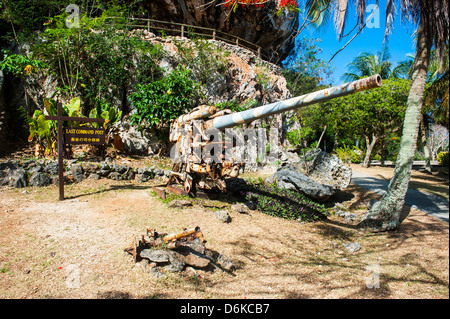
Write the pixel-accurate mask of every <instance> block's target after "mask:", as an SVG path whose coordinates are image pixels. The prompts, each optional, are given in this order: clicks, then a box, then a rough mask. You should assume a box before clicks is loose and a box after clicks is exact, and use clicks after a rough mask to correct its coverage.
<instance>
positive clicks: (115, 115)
mask: <svg viewBox="0 0 450 319" xmlns="http://www.w3.org/2000/svg"><path fill="white" fill-rule="evenodd" d="M121 116H122V111H117V109H116V108H115V107H113V106H111V104H109V103H103V102H100V101H98V102H97V105H96V107H95V108H93V109H92V110H91V112H89V117H90V118H103V119H105V122H104V123H103V128H104V129H105V132H106V134H108V133H109V131H110V128H111V125H113V124H114V123H115V122H117V121H118V120H120V117H121ZM92 125H93V126H94V127H99V126H100V125H101V124H100V123H92Z"/></svg>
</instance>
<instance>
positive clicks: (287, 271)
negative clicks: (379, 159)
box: [0, 179, 449, 298]
mask: <svg viewBox="0 0 450 319" xmlns="http://www.w3.org/2000/svg"><path fill="white" fill-rule="evenodd" d="M150 186H151V184H149V183H136V184H135V183H130V182H118V181H111V180H104V179H101V180H99V181H92V180H85V181H83V182H81V183H79V184H76V185H70V186H67V187H66V195H67V196H68V197H72V198H71V199H69V200H66V201H64V202H59V201H57V198H58V190H57V187H56V186H49V187H44V188H27V189H25V190H24V189H9V188H5V187H4V188H0V298H448V297H449V291H448V283H449V278H448V277H449V271H448V270H449V232H448V224H446V223H443V222H441V221H439V220H436V219H434V218H432V217H429V216H427V215H426V214H423V213H421V212H418V211H415V210H412V211H411V213H410V216H409V218H408V219H407V220H406V221H405V222H404V223H403V224H402V228H401V229H400V230H399V231H396V232H391V233H383V234H369V233H364V232H361V231H359V230H357V229H355V227H354V224H352V223H350V224H348V223H346V222H345V221H344V219H343V218H341V217H337V216H331V217H330V218H329V219H328V220H326V221H322V222H316V223H309V224H302V223H299V222H296V221H288V220H284V219H280V218H274V217H270V216H268V215H265V214H263V213H261V212H257V211H252V212H251V214H238V213H233V212H231V213H230V215H231V217H232V221H231V223H229V224H224V223H222V222H221V221H219V220H218V219H216V218H215V217H214V214H213V210H212V209H211V208H205V207H202V206H196V205H195V206H193V207H190V208H185V209H172V208H168V207H167V205H166V204H164V203H162V202H161V201H159V200H158V199H157V198H156V197H154V196H153V195H152V194H151V191H150ZM377 196H378V195H376V194H373V193H370V192H368V191H366V190H365V189H362V188H359V187H357V186H355V185H351V186H350V187H349V188H348V189H347V190H346V191H345V192H341V193H340V194H339V195H338V196H337V198H336V200H339V201H340V202H341V205H342V206H345V207H346V208H348V209H349V210H351V211H352V212H354V213H356V214H358V215H360V216H362V214H363V213H364V211H365V210H364V207H365V204H366V203H367V201H368V200H369V199H371V198H375V197H377ZM146 226H151V227H153V228H156V229H158V230H162V231H166V232H173V231H179V230H181V228H182V227H193V226H200V227H201V229H202V231H203V233H204V235H205V238H206V239H207V240H208V242H207V243H206V246H207V247H208V248H211V249H214V250H216V251H218V252H220V253H223V254H225V255H227V256H228V257H229V258H231V259H232V260H233V261H234V263H235V264H236V265H237V270H236V272H235V274H234V275H230V274H228V273H221V272H218V271H215V272H206V271H199V274H200V275H201V277H195V276H193V275H192V274H190V273H188V272H183V273H179V274H170V273H169V274H167V275H166V276H165V277H162V278H158V279H156V278H155V277H154V276H153V275H152V274H150V273H147V272H144V271H143V270H142V269H141V268H140V267H139V266H136V265H135V264H134V263H133V261H132V257H131V256H130V255H128V254H126V253H125V252H124V251H123V249H124V248H126V247H128V246H129V245H130V239H131V237H132V235H135V234H140V233H142V232H143V230H144V229H145V227H146ZM350 242H358V243H359V244H360V245H361V247H362V248H361V250H359V251H357V252H355V253H349V252H348V251H347V250H346V249H345V247H344V246H343V245H344V244H346V243H350ZM368 267H369V268H368ZM374 267H375V268H374ZM377 267H378V268H377ZM370 269H378V270H377V274H378V275H379V278H380V281H379V283H380V286H379V288H376V287H375V288H368V287H367V285H366V284H367V283H368V278H369V279H370V278H372V277H371V276H373V274H374V273H373V271H372V270H370Z"/></svg>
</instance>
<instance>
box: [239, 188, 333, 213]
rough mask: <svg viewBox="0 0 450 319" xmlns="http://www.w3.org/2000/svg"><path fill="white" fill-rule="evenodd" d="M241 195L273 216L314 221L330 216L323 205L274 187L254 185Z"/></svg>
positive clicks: (290, 191)
mask: <svg viewBox="0 0 450 319" xmlns="http://www.w3.org/2000/svg"><path fill="white" fill-rule="evenodd" d="M241 195H242V196H244V197H245V199H246V200H249V201H252V202H253V203H255V205H256V208H257V209H258V210H260V211H261V212H263V213H265V214H268V215H271V216H276V217H281V218H286V219H293V220H297V219H301V220H302V221H314V220H320V219H324V218H326V216H327V214H328V213H327V210H326V209H325V207H324V206H323V205H321V204H318V203H316V202H314V201H312V200H311V199H309V198H308V197H306V196H305V195H303V194H302V193H299V192H298V191H295V190H287V189H283V188H279V187H277V186H274V185H270V186H267V185H263V184H261V185H253V186H252V187H250V188H248V189H247V190H245V191H241Z"/></svg>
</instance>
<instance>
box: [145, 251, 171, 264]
mask: <svg viewBox="0 0 450 319" xmlns="http://www.w3.org/2000/svg"><path fill="white" fill-rule="evenodd" d="M140 256H141V257H142V258H147V259H149V260H151V261H154V262H157V263H162V262H169V251H168V250H159V249H158V250H156V249H144V250H142V251H141V253H140Z"/></svg>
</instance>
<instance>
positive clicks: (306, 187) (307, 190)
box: [270, 165, 335, 200]
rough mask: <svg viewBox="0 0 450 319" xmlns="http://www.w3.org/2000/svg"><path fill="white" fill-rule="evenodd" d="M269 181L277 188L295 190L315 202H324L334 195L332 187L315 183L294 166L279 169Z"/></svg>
mask: <svg viewBox="0 0 450 319" xmlns="http://www.w3.org/2000/svg"><path fill="white" fill-rule="evenodd" d="M270 180H273V181H275V182H276V183H277V185H278V187H281V188H286V189H295V190H298V191H301V192H302V193H304V194H305V195H307V196H308V197H311V198H313V199H317V200H325V199H327V198H329V197H330V196H332V195H333V194H334V193H335V189H334V188H333V187H331V186H329V185H324V184H321V183H318V182H316V181H315V180H313V179H312V178H310V177H308V176H306V175H305V174H303V173H302V172H301V171H300V170H299V169H298V167H296V166H294V165H286V166H283V167H280V168H279V169H278V171H277V172H276V173H275V174H274V175H273V176H272V177H271V179H270Z"/></svg>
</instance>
